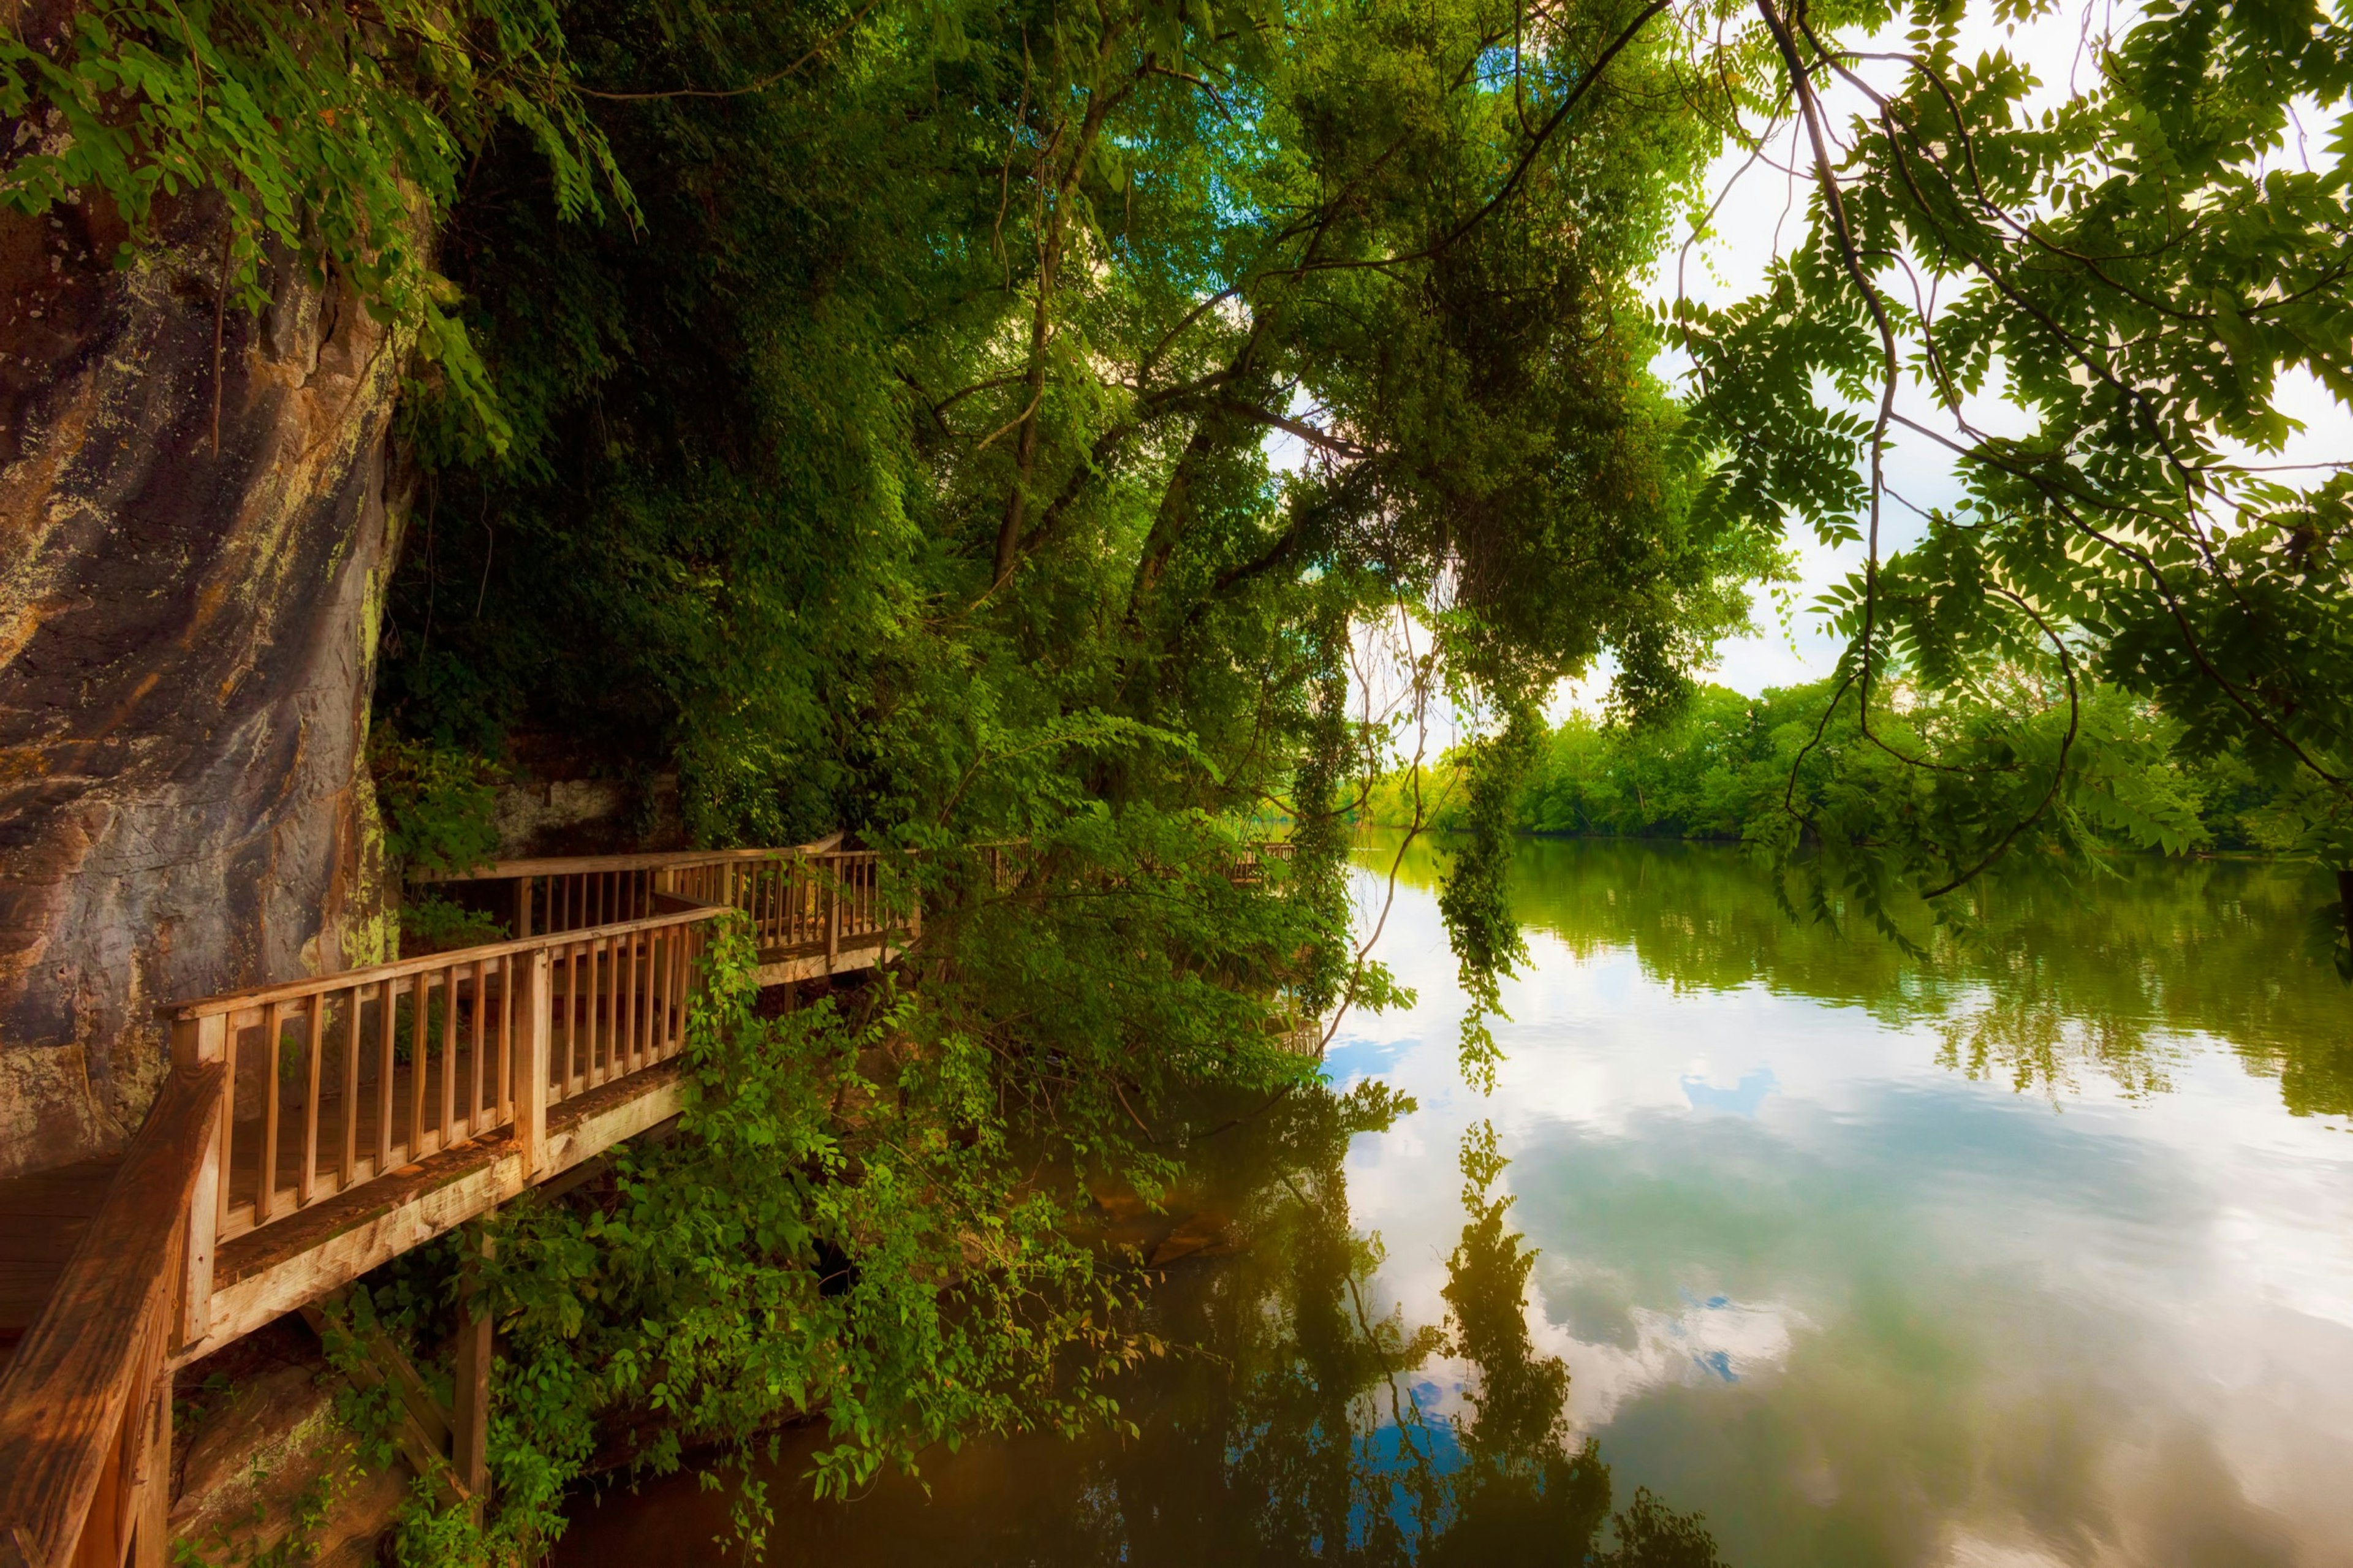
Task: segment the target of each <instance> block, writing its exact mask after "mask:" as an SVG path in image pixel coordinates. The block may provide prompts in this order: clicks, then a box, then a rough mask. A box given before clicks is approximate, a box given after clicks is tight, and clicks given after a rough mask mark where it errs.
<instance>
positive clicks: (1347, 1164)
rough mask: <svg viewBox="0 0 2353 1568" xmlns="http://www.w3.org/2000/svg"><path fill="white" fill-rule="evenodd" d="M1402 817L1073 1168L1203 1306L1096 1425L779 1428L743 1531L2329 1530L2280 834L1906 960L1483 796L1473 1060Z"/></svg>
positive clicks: (1764, 1567)
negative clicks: (1511, 965)
mask: <svg viewBox="0 0 2353 1568" xmlns="http://www.w3.org/2000/svg"><path fill="white" fill-rule="evenodd" d="M1393 847H1394V844H1393V842H1374V843H1368V844H1367V845H1366V847H1365V849H1364V851H1363V852H1362V854H1361V856H1360V868H1359V872H1358V880H1357V890H1358V893H1359V896H1360V900H1361V902H1362V904H1363V908H1364V910H1365V914H1366V921H1367V922H1369V921H1370V919H1371V918H1372V917H1373V916H1374V915H1375V914H1377V912H1378V910H1379V909H1380V907H1381V906H1382V905H1383V904H1384V903H1385V902H1387V901H1388V899H1389V893H1388V883H1387V879H1386V877H1385V876H1384V875H1383V874H1382V873H1384V872H1385V871H1386V870H1387V868H1388V865H1389V862H1390V851H1391V849H1392V848H1393ZM1437 866H1438V861H1437V859H1436V858H1435V857H1434V855H1433V854H1432V852H1431V851H1430V850H1429V849H1427V848H1425V847H1420V846H1417V847H1414V848H1413V849H1412V850H1411V851H1410V852H1409V854H1407V855H1406V857H1405V858H1404V862H1403V865H1402V867H1401V869H1400V873H1399V876H1398V881H1397V887H1396V889H1395V893H1394V904H1393V907H1391V908H1390V909H1389V910H1388V923H1387V926H1386V928H1385V930H1384V931H1383V935H1382V938H1381V942H1380V946H1379V951H1378V956H1379V957H1380V958H1382V959H1383V960H1384V961H1385V962H1386V963H1388V964H1389V965H1390V966H1391V968H1392V969H1393V970H1394V972H1395V973H1396V975H1397V977H1398V980H1400V981H1401V982H1402V983H1403V984H1406V985H1409V986H1410V987H1412V988H1413V989H1414V990H1415V992H1416V993H1417V1001H1416V1003H1415V1005H1413V1006H1411V1007H1410V1008H1408V1009H1404V1010H1401V1011H1398V1012H1393V1013H1390V1014H1388V1015H1386V1016H1379V1017H1366V1016H1349V1017H1347V1018H1345V1020H1344V1021H1343V1023H1342V1025H1341V1026H1340V1028H1339V1030H1338V1032H1337V1034H1336V1036H1335V1038H1334V1040H1333V1042H1332V1046H1331V1048H1330V1050H1329V1051H1328V1053H1327V1055H1326V1057H1325V1060H1324V1078H1325V1080H1326V1087H1325V1088H1324V1089H1323V1090H1321V1091H1319V1092H1315V1093H1303V1094H1299V1095H1294V1096H1293V1097H1290V1098H1289V1099H1288V1100H1284V1101H1282V1102H1281V1103H1279V1104H1277V1105H1276V1106H1274V1107H1273V1108H1271V1110H1266V1111H1264V1112H1263V1113H1261V1115H1259V1116H1257V1117H1255V1118H1254V1119H1252V1120H1251V1121H1247V1122H1245V1123H1243V1124H1242V1125H1241V1126H1240V1127H1238V1128H1234V1129H1231V1130H1229V1131H1226V1132H1223V1133H1221V1134H1219V1136H1217V1137H1215V1138H1212V1139H1209V1140H1208V1141H1207V1142H1203V1143H1202V1144H1200V1145H1199V1146H1198V1153H1199V1166H1200V1173H1199V1175H1198V1179H1197V1180H1196V1181H1195V1182H1194V1183H1193V1184H1191V1185H1190V1186H1189V1187H1188V1188H1187V1190H1186V1191H1184V1192H1182V1193H1180V1194H1178V1201H1177V1202H1176V1204H1175V1205H1173V1209H1172V1213H1171V1214H1170V1215H1167V1216H1166V1217H1165V1218H1161V1219H1156V1220H1155V1219H1150V1218H1145V1217H1139V1216H1134V1215H1123V1214H1116V1213H1115V1214H1113V1215H1110V1216H1108V1217H1107V1219H1106V1224H1109V1225H1113V1226H1116V1225H1118V1224H1120V1223H1123V1222H1124V1223H1131V1224H1134V1225H1138V1226H1146V1227H1153V1226H1156V1229H1151V1230H1150V1231H1149V1234H1145V1235H1143V1236H1142V1239H1143V1240H1144V1241H1145V1244H1146V1245H1147V1246H1155V1247H1159V1248H1160V1249H1161V1256H1162V1257H1163V1258H1164V1259H1165V1260H1166V1261H1167V1265H1168V1267H1167V1273H1166V1283H1165V1284H1164V1285H1163V1286H1161V1287H1160V1288H1159V1289H1158V1291H1157V1292H1156V1294H1155V1298H1154V1301H1153V1308H1152V1310H1153V1313H1154V1316H1155V1325H1154V1326H1155V1329H1156V1330H1157V1331H1159V1332H1160V1333H1162V1334H1163V1335H1165V1336H1166V1338H1168V1339H1169V1340H1170V1341H1172V1342H1178V1343H1189V1344H1195V1345H1198V1346H1199V1347H1201V1351H1200V1352H1199V1353H1192V1354H1185V1355H1176V1356H1171V1357H1170V1358H1168V1359H1166V1360H1165V1361H1160V1362H1155V1363H1149V1364H1147V1366H1146V1367H1145V1369H1144V1370H1143V1371H1142V1372H1140V1373H1138V1374H1137V1375H1136V1376H1135V1377H1134V1379H1133V1380H1132V1381H1131V1383H1130V1384H1129V1386H1128V1387H1127V1388H1126V1389H1125V1390H1124V1399H1125V1405H1126V1412H1127V1415H1129V1416H1130V1418H1131V1419H1132V1420H1133V1421H1134V1423H1135V1426H1136V1428H1137V1429H1136V1431H1135V1432H1134V1434H1133V1435H1126V1434H1099V1435H1096V1436H1090V1437H1086V1438H1082V1439H1080V1440H1076V1441H1066V1440H1063V1439H1060V1438H1057V1437H1051V1436H1035V1437H1027V1438H1021V1439H1018V1440H1014V1441H1010V1442H987V1443H980V1444H976V1445H972V1446H968V1447H965V1449H964V1450H963V1451H961V1452H960V1453H957V1454H955V1455H947V1454H940V1455H936V1456H934V1457H933V1458H932V1459H931V1460H929V1461H928V1462H927V1464H926V1467H925V1473H924V1476H923V1480H922V1482H920V1483H918V1482H916V1481H912V1480H908V1479H902V1478H893V1479H885V1480H883V1481H882V1482H881V1483H879V1484H877V1486H876V1487H875V1488H874V1489H873V1490H872V1491H871V1492H870V1493H869V1494H868V1495H867V1496H865V1497H864V1498H862V1499H860V1500H857V1501H855V1502H852V1503H849V1504H823V1505H820V1504H816V1503H811V1502H807V1501H806V1500H798V1499H797V1496H796V1495H795V1494H793V1493H792V1489H791V1487H790V1485H789V1481H790V1477H791V1475H792V1474H793V1473H794V1472H795V1470H796V1468H797V1459H796V1458H795V1455H794V1453H793V1452H792V1451H791V1450H789V1449H788V1450H787V1452H786V1455H785V1456H784V1458H783V1459H782V1460H781V1461H780V1465H779V1469H778V1474H777V1477H776V1479H777V1481H778V1482H779V1488H778V1489H779V1491H780V1492H781V1493H784V1494H786V1500H784V1501H783V1503H782V1505H781V1506H780V1509H779V1518H778V1523H777V1528H776V1533H775V1535H774V1537H773V1538H772V1540H771V1543H770V1552H769V1560H770V1561H771V1562H773V1563H779V1564H800V1563H809V1564H817V1563H824V1564H828V1565H836V1564H838V1565H844V1568H847V1565H858V1564H884V1563H889V1564H902V1563H906V1564H912V1563H934V1562H948V1561H954V1562H957V1563H974V1564H1008V1565H1009V1564H1015V1563H1021V1564H1033V1563H1034V1564H1039V1565H1046V1568H1059V1565H1063V1564H1090V1565H1092V1564H1098V1563H1102V1564H1109V1563H1135V1564H1168V1565H1172V1568H1206V1565H1208V1564H1222V1563H1270V1564H1271V1563H1307V1562H1330V1563H1482V1564H1503V1565H1512V1564H1519V1563H1546V1564H1556V1563H1577V1562H1579V1561H1580V1557H1579V1552H1580V1551H1590V1552H1594V1553H1595V1554H1596V1560H1597V1561H1604V1562H1609V1563H1619V1564H1623V1565H1625V1568H1633V1565H1636V1564H1642V1565H1646V1568H1681V1565H1683V1564H1686V1563H1705V1562H1707V1561H1708V1553H1709V1552H1714V1553H1715V1555H1716V1557H1717V1559H1718V1560H1720V1561H1721V1562H1723V1563H1730V1564H1733V1565H1735V1568H1778V1565H1789V1568H1832V1565H1838V1568H1843V1565H1848V1564H1854V1565H1863V1564H1872V1565H1877V1564H1889V1565H1911V1564H1923V1565H1925V1564H1950V1565H1953V1568H2041V1565H2043V1564H2109V1563H2116V1564H2126V1563H2130V1564H2181V1565H2184V1568H2188V1565H2205V1564H2212V1565H2215V1568H2225V1565H2227V1568H2264V1565H2269V1564H2282V1565H2285V1564H2297V1565H2300V1568H2313V1565H2323V1564H2353V1136H2348V1132H2353V1115H2349V1114H2348V1113H2353V989H2348V986H2347V985H2346V984H2345V983H2344V982H2343V981H2341V980H2340V979H2339V978H2338V977H2337V973H2335V971H2334V968H2333V966H2332V964H2331V961H2330V959H2329V957H2328V956H2327V952H2326V950H2325V949H2324V948H2322V947H2320V946H2319V941H2320V939H2319V938H2318V937H2316V936H2315V935H2314V934H2313V927H2314V921H2313V910H2314V909H2315V908H2316V906H2317V905H2319V904H2321V903H2322V902H2323V900H2325V899H2326V897H2327V893H2328V891H2329V889H2327V887H2326V886H2325V885H2324V881H2323V879H2321V878H2320V877H2319V876H2318V875H2317V874H2316V873H2313V872H2311V871H2309V870H2307V869H2305V868H2290V867H2282V866H2272V865H2263V864H2247V863H2236V862H2208V861H2201V862H2190V863H2182V862H2164V861H2157V860H2140V859H2134V860H2124V861H2119V862H2117V863H2116V865H2115V867H2114V868H2112V869H2111V870H2107V871H2105V872H2099V873H2078V874H2076V875H2074V876H2073V877H2072V878H2070V877H2062V876H2059V875H2057V874H2055V873H2049V872H2039V871H2021V872H2016V873H2013V874H2012V875H2010V877H2008V878H2006V879H2004V880H2002V881H2001V882H2000V883H1999V884H1998V885H1996V886H1995V887H1994V888H1993V889H1991V890H1990V892H1989V896H1988V897H1987V899H1986V900H1985V905H1986V914H1985V920H1984V924H1983V926H1982V928H1981V929H1980V930H1979V931H1977V932H1975V933H1974V934H1973V935H1972V937H1971V939H1970V940H1969V941H1968V942H1966V943H1952V942H1939V943H1937V944H1936V945H1935V947H1934V948H1933V950H1932V952H1930V954H1929V955H1928V956H1927V957H1926V958H1922V959H1914V958H1907V957H1905V955H1904V954H1903V953H1902V952H1898V951H1897V950H1896V949H1894V947H1892V946H1890V945H1888V944H1887V943H1885V942H1882V941H1881V940H1880V939H1878V938H1877V937H1875V936H1873V935H1870V934H1868V933H1855V934H1852V935H1840V934H1838V933H1835V932H1833V931H1830V930H1828V929H1825V928H1823V927H1820V926H1817V925H1810V924H1800V923H1796V922H1793V921H1790V920H1789V919H1788V917H1787V916H1786V915H1784V914H1783V913H1782V912H1781V911H1780V910H1778V908H1777V906H1776V905H1775V903H1774V901H1773V900H1772V898H1771V896H1770V892H1769V889H1768V888H1767V884H1766V883H1765V881H1764V880H1763V879H1762V878H1761V877H1760V876H1759V875H1758V873H1757V871H1756V870H1755V869H1754V868H1752V867H1751V866H1750V865H1749V864H1748V863H1747V862H1746V861H1745V860H1744V859H1743V858H1741V857H1740V856H1739V855H1738V854H1737V853H1736V851H1733V850H1729V849H1725V848H1718V847H1697V846H1683V845H1671V844H1609V843H1550V842H1546V843H1530V844H1527V845H1525V847H1523V849H1522V851H1521V853H1520V855H1519V857H1518V859H1517V860H1516V862H1515V865H1514V900H1515V904H1516V907H1517V910H1518V913H1519V915H1520V918H1521V921H1522V922H1523V925H1524V927H1525V931H1526V939H1527V943H1528V947H1529V950H1530V962H1529V963H1528V964H1526V965H1525V967H1524V969H1523V971H1522V973H1521V975H1520V977H1519V978H1518V979H1517V980H1515V981H1514V982H1512V983H1509V984H1506V985H1505V987H1504V1005H1505V1007H1506V1009H1507V1011H1508V1012H1509V1014H1510V1019H1509V1021H1508V1022H1499V1023H1497V1024H1496V1025H1495V1028H1494V1033H1495V1037H1496V1040H1497V1042H1498V1043H1499V1044H1500V1045H1501V1046H1502V1047H1503V1048H1504V1061H1503V1063H1502V1065H1501V1067H1500V1069H1499V1070H1498V1072H1497V1075H1496V1081H1495V1085H1494V1088H1493V1092H1491V1093H1481V1092H1479V1091H1478V1090H1476V1089H1473V1088H1472V1087H1470V1086H1469V1085H1468V1084H1466V1082H1465V1080H1464V1078H1463V1075H1462V1073H1461V1068H1460V1065H1459V1062H1458V1056H1457V1026H1458V1022H1459V1019H1460V1017H1461V1005H1462V999H1461V993H1460V991H1459V990H1458V988H1457V986H1456V984H1455V978H1454V971H1453V962H1452V959H1451V956H1450V955H1449V953H1448V952H1447V948H1446V942H1445V935H1444V931H1443V928H1442V926H1441V924H1440V920H1439V916H1438V910H1437V904H1436V897H1435V878H1436V874H1437ZM1367 929H1369V924H1368V925H1367ZM1383 1086H1386V1087H1385V1088H1384V1087H1383ZM1391 1091H1393V1092H1394V1093H1397V1094H1401V1095H1404V1096H1407V1097H1409V1098H1410V1100H1411V1101H1412V1107H1411V1109H1410V1110H1405V1111H1404V1112H1403V1113H1401V1114H1390V1113H1388V1112H1385V1111H1384V1110H1383V1108H1382V1107H1381V1106H1380V1104H1379V1103H1378V1101H1379V1100H1380V1099H1381V1097H1382V1096H1383V1095H1384V1094H1385V1093H1388V1092H1391ZM1113 1206H1114V1208H1116V1206H1117V1205H1116V1204H1115V1203H1114V1205H1113ZM1172 1227H1173V1232H1172ZM812 1440H813V1439H812ZM724 1511H725V1510H724V1506H723V1500H720V1499H718V1498H717V1497H715V1496H714V1495H713V1494H711V1493H708V1492H698V1491H697V1490H696V1489H695V1488H694V1486H693V1483H692V1482H691V1480H681V1479H672V1480H669V1481H662V1482H657V1483H652V1484H649V1485H648V1486H646V1487H644V1488H642V1489H638V1490H636V1491H634V1492H632V1491H629V1490H627V1489H616V1490H613V1491H610V1492H607V1494H605V1496H604V1497H603V1498H602V1499H601V1500H584V1502H583V1504H582V1506H581V1508H580V1510H578V1513H577V1515H576V1517H575V1524H574V1526H573V1531H572V1533H571V1534H570V1535H569V1536H568V1537H567V1538H566V1540H565V1542H564V1544H563V1546H562V1548H561V1549H560V1550H559V1551H558V1552H557V1560H558V1562H559V1563H568V1564H575V1565H577V1568H591V1565H597V1564H618V1563H631V1564H642V1563H649V1562H661V1563H681V1562H693V1561H709V1562H712V1563H717V1562H721V1561H727V1560H732V1556H731V1554H730V1553H729V1552H726V1551H725V1550H723V1548H722V1547H721V1546H720V1545H718V1544H716V1543H715V1537H717V1536H718V1535H719V1534H720V1533H721V1532H722V1531H723V1524H724ZM1612 1516H1616V1517H1617V1519H1618V1521H1619V1522H1617V1523H1615V1524H1613V1523H1611V1522H1609V1521H1610V1520H1611V1518H1612ZM1629 1538H1630V1539H1629Z"/></svg>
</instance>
